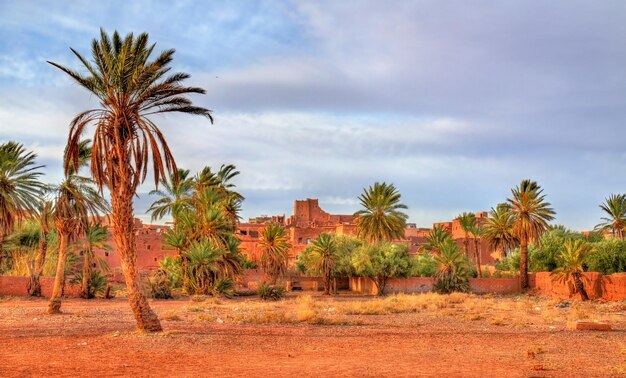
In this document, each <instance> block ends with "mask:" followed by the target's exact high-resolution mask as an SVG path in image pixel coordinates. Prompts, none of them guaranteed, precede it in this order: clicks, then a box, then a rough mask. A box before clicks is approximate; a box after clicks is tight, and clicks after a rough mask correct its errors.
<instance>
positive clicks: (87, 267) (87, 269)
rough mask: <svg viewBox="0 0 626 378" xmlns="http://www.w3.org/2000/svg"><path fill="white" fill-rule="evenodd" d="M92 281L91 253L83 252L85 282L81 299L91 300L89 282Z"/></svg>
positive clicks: (82, 285) (82, 283) (81, 290)
mask: <svg viewBox="0 0 626 378" xmlns="http://www.w3.org/2000/svg"><path fill="white" fill-rule="evenodd" d="M90 279H91V253H90V252H88V251H83V280H82V282H81V289H80V297H81V298H84V299H90V298H92V297H91V293H90V292H89V291H90V290H89V286H90V285H89V280H90Z"/></svg>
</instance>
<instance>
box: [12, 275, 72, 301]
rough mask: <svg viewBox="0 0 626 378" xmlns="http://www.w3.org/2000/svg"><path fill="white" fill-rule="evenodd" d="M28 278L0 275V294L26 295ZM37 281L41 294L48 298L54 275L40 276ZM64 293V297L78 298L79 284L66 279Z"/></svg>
mask: <svg viewBox="0 0 626 378" xmlns="http://www.w3.org/2000/svg"><path fill="white" fill-rule="evenodd" d="M28 280H29V278H28V277H14V276H0V296H5V295H6V296H15V297H26V296H28V289H27V285H28ZM39 282H40V283H41V296H42V297H47V298H49V297H50V296H51V295H52V287H53V286H54V277H41V278H40V279H39ZM64 294H65V295H64V296H65V297H66V298H78V297H79V294H80V285H70V284H69V282H68V281H66V283H65V289H64Z"/></svg>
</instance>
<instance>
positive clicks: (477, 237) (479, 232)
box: [470, 221, 485, 278]
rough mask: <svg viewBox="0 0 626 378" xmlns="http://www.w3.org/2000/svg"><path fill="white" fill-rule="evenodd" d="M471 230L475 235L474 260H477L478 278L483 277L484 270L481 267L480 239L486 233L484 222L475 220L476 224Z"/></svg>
mask: <svg viewBox="0 0 626 378" xmlns="http://www.w3.org/2000/svg"><path fill="white" fill-rule="evenodd" d="M470 232H471V233H472V235H473V236H474V260H475V261H476V270H477V273H478V278H482V277H483V272H482V270H481V268H480V239H481V238H482V237H483V235H484V234H485V230H484V229H483V225H482V224H480V223H478V222H477V221H475V222H474V226H472V228H471V230H470Z"/></svg>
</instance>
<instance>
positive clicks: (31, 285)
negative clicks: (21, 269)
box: [28, 233, 48, 297]
mask: <svg viewBox="0 0 626 378" xmlns="http://www.w3.org/2000/svg"><path fill="white" fill-rule="evenodd" d="M47 252H48V234H47V233H44V234H43V235H41V239H40V240H39V251H38V252H37V257H36V258H35V267H34V269H33V271H32V272H31V274H30V280H29V281H28V295H30V296H31V297H41V282H39V277H41V274H42V273H43V264H44V262H45V261H46V254H47Z"/></svg>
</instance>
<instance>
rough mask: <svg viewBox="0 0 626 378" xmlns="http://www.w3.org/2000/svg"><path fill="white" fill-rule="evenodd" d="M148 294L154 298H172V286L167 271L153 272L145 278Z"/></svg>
mask: <svg viewBox="0 0 626 378" xmlns="http://www.w3.org/2000/svg"><path fill="white" fill-rule="evenodd" d="M146 289H147V291H148V295H149V296H150V297H151V298H155V299H169V298H172V288H171V286H170V281H169V278H168V276H167V273H166V272H165V271H163V270H160V269H159V270H157V271H155V272H153V273H152V274H151V275H150V276H148V278H147V279H146Z"/></svg>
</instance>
